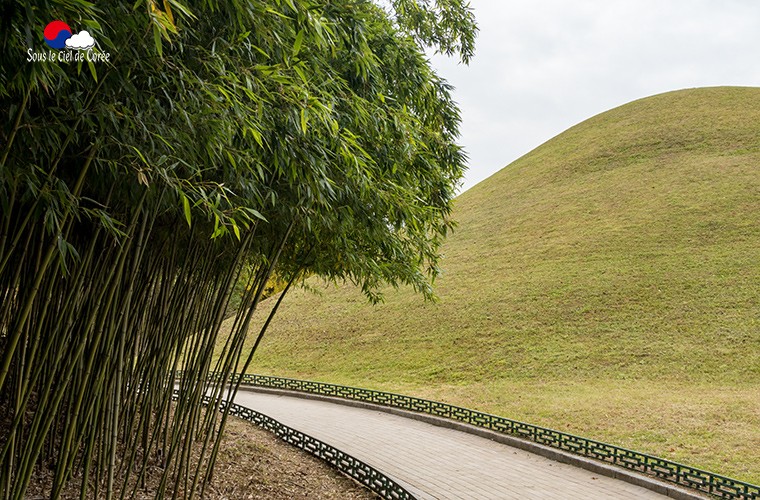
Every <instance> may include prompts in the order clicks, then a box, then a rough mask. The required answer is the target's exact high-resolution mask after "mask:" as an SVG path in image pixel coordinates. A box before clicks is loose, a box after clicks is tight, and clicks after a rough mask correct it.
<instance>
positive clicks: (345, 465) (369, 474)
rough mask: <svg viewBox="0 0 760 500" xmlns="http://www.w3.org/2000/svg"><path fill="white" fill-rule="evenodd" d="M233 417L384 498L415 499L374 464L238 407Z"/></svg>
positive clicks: (232, 411) (206, 401)
mask: <svg viewBox="0 0 760 500" xmlns="http://www.w3.org/2000/svg"><path fill="white" fill-rule="evenodd" d="M178 396H179V391H178V390H176V389H175V390H174V398H175V399H176V398H177V397H178ZM210 402H211V397H210V396H203V398H202V400H201V403H202V404H204V405H207V404H209V403H210ZM226 407H227V401H221V403H220V405H219V410H220V411H224V410H225V408H226ZM230 415H233V416H235V417H239V418H242V419H244V420H247V421H249V422H251V423H253V424H256V425H257V426H259V427H261V428H262V429H265V430H268V431H269V432H272V433H274V434H275V435H276V436H277V437H279V438H280V439H282V440H283V441H285V442H286V443H289V444H292V445H293V446H296V447H298V448H300V449H302V450H304V451H306V452H307V453H310V454H312V455H314V456H315V457H317V458H319V459H321V460H324V461H325V462H327V463H328V464H330V465H332V466H333V467H335V468H336V469H338V470H339V471H340V472H342V473H343V474H346V475H347V476H349V477H351V478H353V479H355V480H356V481H358V482H359V483H361V484H363V485H364V486H366V487H367V488H369V489H370V490H371V491H373V492H374V493H376V494H378V495H379V496H380V497H381V498H385V499H388V500H415V497H414V496H413V495H412V494H411V493H409V492H408V491H406V489H404V487H403V486H401V485H400V484H398V483H397V482H395V481H394V480H393V479H391V478H389V477H388V476H386V475H385V474H383V473H382V472H380V471H379V470H377V469H375V468H374V467H372V466H371V465H368V464H366V463H364V462H362V461H361V460H359V459H358V458H355V457H352V456H351V455H349V454H347V453H344V452H342V451H340V450H339V449H337V448H335V447H333V446H331V445H329V444H327V443H325V442H324V441H320V440H319V439H317V438H314V437H311V436H309V435H308V434H305V433H303V432H301V431H299V430H296V429H293V428H292V427H288V426H287V425H285V424H283V423H281V422H279V421H277V420H275V419H273V418H272V417H269V416H267V415H264V414H263V413H259V412H257V411H255V410H252V409H250V408H246V407H245V406H241V405H239V404H235V403H231V404H230Z"/></svg>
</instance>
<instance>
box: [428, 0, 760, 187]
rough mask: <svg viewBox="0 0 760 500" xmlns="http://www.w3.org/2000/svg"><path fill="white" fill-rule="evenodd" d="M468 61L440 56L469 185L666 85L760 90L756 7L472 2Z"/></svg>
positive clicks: (574, 0) (744, 3)
mask: <svg viewBox="0 0 760 500" xmlns="http://www.w3.org/2000/svg"><path fill="white" fill-rule="evenodd" d="M470 4H471V6H472V7H473V8H474V10H475V16H476V17H477V19H478V23H479V27H480V34H479V37H478V40H477V46H476V53H475V58H474V59H473V60H472V61H471V62H470V65H469V66H464V65H460V64H459V63H458V59H456V58H454V59H447V58H445V57H442V56H435V57H434V58H433V65H434V66H435V67H436V68H437V70H438V72H439V74H440V75H441V76H443V77H444V78H446V79H447V80H448V81H449V82H450V83H452V84H453V85H454V86H455V87H456V90H455V93H454V96H455V99H456V101H457V102H458V103H459V105H460V107H461V110H462V118H463V123H462V127H461V131H462V136H461V138H460V143H461V144H462V145H464V147H465V149H466V151H467V153H468V155H469V158H470V160H469V166H470V168H469V171H468V172H467V174H466V177H465V182H464V186H463V189H467V188H469V187H472V186H473V185H475V184H476V183H478V182H479V181H481V180H483V179H485V178H486V177H488V176H490V175H491V174H493V173H495V172H497V171H498V170H501V169H502V168H503V167H505V166H506V165H508V164H509V163H511V162H512V161H514V160H516V159H517V158H519V157H520V156H522V155H524V154H525V153H527V152H529V151H530V150H532V149H534V148H535V147H536V146H538V145H540V144H541V143H543V142H545V141H547V140H549V139H551V138H552V137H554V136H555V135H557V134H559V133H560V132H562V131H563V130H565V129H567V128H569V127H571V126H572V125H575V124H576V123H578V122H581V121H583V120H585V119H586V118H590V117H591V116H594V115H596V114H598V113H600V112H602V111H605V110H607V109H610V108H614V107H616V106H619V105H621V104H625V103H627V102H630V101H633V100H635V99H638V98H641V97H646V96H649V95H653V94H658V93H661V92H667V91H669V90H677V89H682V88H690V87H705V86H714V85H743V86H760V1H758V0H510V1H507V0H470Z"/></svg>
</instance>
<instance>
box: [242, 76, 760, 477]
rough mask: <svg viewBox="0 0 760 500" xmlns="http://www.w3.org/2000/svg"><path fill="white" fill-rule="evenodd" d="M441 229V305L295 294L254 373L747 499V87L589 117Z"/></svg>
mask: <svg viewBox="0 0 760 500" xmlns="http://www.w3.org/2000/svg"><path fill="white" fill-rule="evenodd" d="M505 140H509V138H505ZM455 217H456V219H457V220H458V222H459V227H458V229H457V231H455V233H454V234H453V236H452V237H451V238H450V239H449V241H448V242H447V243H446V246H445V259H444V261H443V263H442V267H443V269H444V272H445V274H444V276H443V277H442V278H441V279H440V280H439V281H438V282H437V293H438V294H439V296H440V301H439V302H437V303H435V304H431V303H424V302H423V301H422V299H421V298H419V297H417V296H415V295H413V294H412V292H411V291H410V290H403V289H402V290H389V291H388V292H387V297H386V298H387V300H386V302H385V303H384V304H382V305H380V306H376V307H372V306H370V305H367V303H366V301H365V299H364V298H363V297H362V296H361V294H360V292H359V291H358V290H356V289H355V288H353V287H351V286H340V287H335V286H327V287H326V289H325V291H324V292H323V293H322V294H321V296H320V295H315V294H313V293H310V292H306V291H295V292H293V293H292V295H291V296H289V297H288V298H287V299H286V300H285V302H284V303H283V306H282V307H281V310H280V313H278V317H277V318H276V319H275V321H274V323H273V325H272V327H271V329H270V332H269V333H268V336H267V337H266V338H265V341H264V343H263V344H262V347H261V349H260V352H259V353H258V354H257V361H256V362H255V363H254V367H253V369H254V370H256V371H258V372H262V373H274V374H279V375H290V376H297V377H303V378H311V379H319V380H324V381H331V382H337V383H347V384H353V385H361V386H368V387H375V388H382V389H386V390H394V391H403V392H406V393H410V394H415V395H419V396H423V397H431V398H436V399H441V400H445V401H448V402H453V403H459V404H462V405H466V406H469V407H474V408H478V409H481V410H486V411H491V412H494V413H499V414H503V415H505V416H509V417H513V418H518V419H524V420H527V421H530V422H533V423H538V424H543V425H546V426H551V427H555V428H559V429H562V430H566V431H570V432H574V433H577V434H582V435H586V436H589V437H594V438H597V439H603V440H606V441H610V442H613V443H615V444H619V445H624V446H629V447H633V448H636V449H640V450H642V451H648V452H651V453H655V454H659V455H662V456H665V457H668V458H671V459H675V460H680V461H684V462H687V463H689V464H693V465H698V466H703V467H706V468H710V469H713V470H717V471H719V472H722V473H725V474H731V475H734V476H737V477H739V478H743V479H745V480H750V481H754V482H760V464H759V463H758V461H757V450H758V449H760V391H758V390H757V386H758V383H760V89H756V88H706V89H692V90H683V91H677V92H671V93H667V94H662V95H657V96H653V97H649V98H646V99H641V100H639V101H635V102H633V103H630V104H627V105H624V106H621V107H619V108H616V109H613V110H611V111H608V112H605V113H602V114H600V115H598V116H596V117H593V118H591V119H589V120H587V121H585V122H583V123H581V124H579V125H577V126H575V127H573V128H571V129H569V130H567V131H566V132H564V133H562V134H560V135H559V136H557V137H555V138H554V139H552V140H550V141H548V142H547V143H545V144H543V145H542V146H540V147H539V148H537V149H535V150H534V151H532V152H531V153H529V154H527V155H526V156H524V157H522V158H520V159H519V160H517V161H515V162H514V163H512V164H511V165H509V166H508V167H506V168H504V169H503V170H502V171H500V172H499V173H497V174H495V175H494V176H492V177H491V178H489V179H487V180H486V181H484V182H482V183H480V184H478V185H477V186H475V187H473V188H472V189H470V190H469V191H467V192H465V193H464V194H462V195H461V196H460V197H459V199H458V201H457V205H456V212H455ZM312 285H313V286H319V285H318V284H316V283H312Z"/></svg>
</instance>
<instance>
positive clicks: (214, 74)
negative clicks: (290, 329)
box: [0, 0, 476, 499]
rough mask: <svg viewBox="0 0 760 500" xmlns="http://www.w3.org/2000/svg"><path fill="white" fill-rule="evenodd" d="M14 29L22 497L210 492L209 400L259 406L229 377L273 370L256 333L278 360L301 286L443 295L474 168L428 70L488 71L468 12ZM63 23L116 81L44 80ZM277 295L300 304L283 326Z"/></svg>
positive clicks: (75, 23)
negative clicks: (436, 286) (235, 299)
mask: <svg viewBox="0 0 760 500" xmlns="http://www.w3.org/2000/svg"><path fill="white" fill-rule="evenodd" d="M2 9H3V17H2V24H3V29H2V30H0V40H1V43H2V50H1V51H0V53H1V55H0V58H2V59H0V67H1V68H2V71H0V115H2V120H0V208H1V212H0V231H2V232H1V233H0V498H3V499H21V498H23V497H24V495H25V492H26V491H27V489H28V487H29V484H30V482H32V480H33V479H34V478H35V477H40V476H47V477H49V480H48V481H47V486H48V487H49V488H50V489H49V491H48V494H49V496H50V497H51V498H59V497H61V496H62V495H63V494H64V493H66V494H67V495H68V494H70V493H71V492H72V491H77V492H78V495H79V496H80V498H108V499H111V498H133V497H135V496H136V495H137V494H138V493H139V492H140V491H142V489H143V488H144V487H145V483H146V481H147V480H148V478H149V477H153V478H155V474H154V473H153V472H152V471H155V470H159V471H160V472H159V476H160V477H159V479H158V481H159V482H158V486H157V488H158V491H157V496H158V497H161V498H163V497H171V498H192V497H194V496H199V495H202V494H203V492H204V489H205V487H206V485H207V484H208V482H209V481H210V480H212V478H213V464H214V463H215V460H216V456H217V453H218V451H219V437H220V435H221V433H222V431H223V428H224V422H225V419H226V417H227V415H226V414H225V415H221V416H220V415H219V413H218V411H217V406H216V405H211V406H210V407H208V408H206V407H204V406H203V405H201V404H200V403H201V399H202V397H203V396H204V395H207V394H208V395H212V396H213V399H214V401H215V402H216V403H217V405H218V404H219V403H220V402H222V401H223V400H224V399H225V398H230V397H232V395H233V394H234V391H235V390H236V389H237V388H236V387H227V388H225V387H223V386H219V385H211V384H210V383H208V382H207V380H206V374H207V373H208V372H209V371H212V370H214V371H217V372H220V373H222V374H223V378H224V379H225V380H229V379H230V375H231V374H233V373H235V372H239V371H243V370H245V369H247V368H248V367H249V366H250V364H251V362H252V359H253V358H252V356H253V353H251V355H250V356H247V357H246V358H245V359H243V358H242V357H241V351H242V347H243V344H244V342H245V339H246V336H247V335H249V330H251V329H252V328H251V326H252V325H253V324H254V323H255V324H262V323H263V325H264V326H263V327H262V328H260V329H256V331H253V332H251V334H252V335H257V343H258V340H260V339H261V337H262V336H263V335H264V333H265V331H266V327H267V326H268V325H269V322H270V321H271V320H272V317H273V316H274V313H275V312H276V310H277V307H278V306H279V304H280V302H281V301H282V298H283V297H284V295H285V293H286V292H287V290H288V289H290V287H291V286H292V285H293V284H294V283H298V281H299V280H300V279H301V278H302V276H304V275H306V274H319V275H322V276H325V277H327V278H329V279H334V280H345V279H348V280H352V281H354V282H356V283H359V284H361V285H362V287H363V289H364V290H365V292H366V293H367V296H368V297H369V298H370V299H372V300H379V299H380V296H379V294H378V289H379V287H380V286H381V285H383V284H386V283H390V284H394V285H396V284H401V283H404V284H409V285H412V286H414V287H415V288H416V289H417V290H419V291H420V292H421V293H424V294H425V295H426V296H428V297H432V289H431V282H432V280H433V279H434V277H435V275H436V273H437V268H436V263H437V260H438V249H439V245H440V243H441V239H442V238H443V237H444V236H445V235H446V233H447V231H449V230H450V229H451V227H452V221H451V220H450V219H449V215H450V210H451V200H452V198H453V194H454V190H455V188H456V185H457V182H458V181H459V179H460V177H461V174H462V169H463V164H464V155H463V153H462V152H461V150H460V148H459V147H458V146H457V145H456V143H455V139H456V135H457V127H458V123H459V116H458V111H457V108H456V105H455V104H454V102H453V101H452V100H451V97H450V90H451V89H450V88H449V86H448V85H447V84H446V82H444V81H443V80H441V79H440V78H438V77H437V75H435V73H434V72H433V71H432V70H431V69H430V67H429V64H428V62H427V60H426V58H425V56H424V53H423V52H422V49H423V47H424V46H431V47H434V48H436V49H437V50H440V51H442V52H445V53H459V54H460V55H461V57H462V59H463V60H465V61H466V60H468V59H469V58H470V57H471V56H472V42H473V39H474V34H475V31H476V29H475V25H474V22H473V18H472V13H471V12H470V11H469V9H468V8H467V7H466V5H465V4H463V3H462V2H461V1H459V0H446V1H438V2H422V1H417V0H400V1H396V2H393V3H392V8H391V6H390V4H388V5H386V6H385V7H380V6H378V5H375V4H373V3H371V2H368V1H361V0H339V1H330V2H326V1H310V0H282V1H279V0H271V1H242V0H204V1H199V2H188V3H187V4H184V3H181V2H179V1H178V0H137V1H136V2H134V1H132V2H120V1H114V2H100V4H99V5H97V6H95V5H93V4H91V3H89V2H84V1H82V0H52V1H50V0H44V1H43V0H36V1H24V2H21V1H20V0H12V1H10V2H6V4H4V6H3V7H2ZM384 9H388V10H384ZM53 19H61V20H65V21H66V22H67V23H68V24H69V25H70V26H71V27H72V28H73V29H74V30H81V29H87V30H89V31H90V33H91V34H92V35H93V36H94V37H95V39H96V40H97V41H98V44H99V45H98V48H97V49H95V50H96V51H101V52H109V53H110V54H111V56H110V61H109V62H108V63H102V64H86V63H84V64H77V63H70V64H67V63H51V62H27V61H26V60H25V55H26V53H27V51H28V50H29V49H30V48H31V49H33V50H38V51H44V50H47V49H46V47H45V46H44V43H43V41H42V30H43V29H44V27H45V25H46V24H47V23H48V22H50V21H51V20H53ZM272 276H277V278H278V279H280V280H284V281H285V282H287V283H288V285H287V287H286V289H285V291H284V292H282V294H281V295H280V297H279V298H278V299H276V301H267V302H266V303H265V304H266V307H263V309H264V310H263V311H262V310H261V309H262V306H263V305H264V304H262V297H263V294H264V291H265V288H266V287H267V285H268V283H270V282H271V278H272ZM240 280H245V286H244V287H242V288H243V289H245V290H246V291H245V293H244V295H243V297H242V301H241V304H240V305H239V307H238V308H237V311H236V312H235V314H236V316H235V326H234V328H233V329H232V331H231V333H230V334H229V336H228V337H226V338H223V339H220V338H218V336H219V333H218V332H219V326H220V324H221V322H222V320H223V319H224V318H225V317H226V315H227V314H229V313H230V311H229V302H230V297H231V295H232V293H233V290H234V287H235V285H236V284H237V283H238V282H239V281H240ZM219 344H223V345H224V349H223V350H222V351H221V353H220V352H219V349H218V345H219ZM254 351H255V350H254ZM180 372H181V373H182V377H181V378H180V379H178V380H177V381H176V382H175V379H176V375H177V374H178V373H180ZM175 384H176V385H175ZM175 387H176V389H177V390H178V397H177V398H176V401H173V399H172V395H173V392H174V390H175Z"/></svg>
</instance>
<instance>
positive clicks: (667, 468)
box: [210, 373, 760, 500]
mask: <svg viewBox="0 0 760 500" xmlns="http://www.w3.org/2000/svg"><path fill="white" fill-rule="evenodd" d="M233 377H234V378H233V380H232V381H233V382H237V381H238V379H239V378H242V383H243V384H247V385H253V386H258V387H265V388H270V389H285V390H289V391H298V392H305V393H309V394H318V395H322V396H333V397H338V398H344V399H349V400H354V401H363V402H367V403H374V404H378V405H383V406H389V407H393V408H400V409H403V410H409V411H414V412H420V413H427V414H429V415H434V416H437V417H443V418H449V419H452V420H456V421H458V422H463V423H466V424H470V425H474V426H476V427H481V428H483V429H489V430H492V431H496V432H499V433H503V434H508V435H512V436H517V437H521V438H524V439H529V440H531V441H533V442H535V443H539V444H542V445H546V446H550V447H552V448H557V449H560V450H564V451H567V452H570V453H573V454H575V455H580V456H584V457H588V458H594V459H598V460H601V461H603V462H605V463H608V464H613V465H616V466H619V467H624V468H626V469H630V470H633V471H636V472H640V473H643V474H647V475H649V476H653V477H656V478H658V479H661V480H664V481H668V482H671V483H675V484H677V485H679V486H683V487H686V488H689V489H692V490H696V491H699V492H702V493H707V494H709V495H713V496H715V497H717V498H724V499H738V500H758V499H760V486H757V485H753V484H749V483H745V482H743V481H739V480H736V479H731V478H729V477H725V476H721V475H719V474H715V473H713V472H708V471H705V470H701V469H697V468H695V467H690V466H688V465H683V464H679V463H677V462H671V461H670V460H666V459H664V458H658V457H654V456H651V455H647V454H645V453H640V452H637V451H632V450H628V449H626V448H621V447H619V446H614V445H611V444H606V443H602V442H600V441H595V440H593V439H587V438H583V437H580V436H575V435H573V434H567V433H565V432H561V431H556V430H552V429H547V428H545V427H539V426H537V425H532V424H526V423H524V422H519V421H517V420H511V419H508V418H505V417H500V416H497V415H491V414H489V413H483V412H480V411H476V410H470V409H468V408H462V407H459V406H454V405H450V404H447V403H441V402H438V401H429V400H427V399H421V398H416V397H412V396H404V395H401V394H394V393H390V392H383V391H375V390H371V389H361V388H357V387H347V386H342V385H336V384H327V383H323V382H313V381H307V380H296V379H290V378H283V377H272V376H267V375H255V374H243V375H234V376H233ZM210 378H211V380H213V381H217V382H220V381H221V380H220V377H219V375H218V374H215V373H212V374H211V375H210ZM226 382H229V380H227V381H226Z"/></svg>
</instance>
